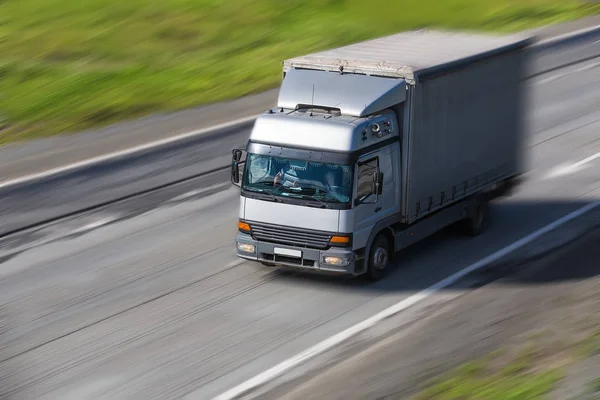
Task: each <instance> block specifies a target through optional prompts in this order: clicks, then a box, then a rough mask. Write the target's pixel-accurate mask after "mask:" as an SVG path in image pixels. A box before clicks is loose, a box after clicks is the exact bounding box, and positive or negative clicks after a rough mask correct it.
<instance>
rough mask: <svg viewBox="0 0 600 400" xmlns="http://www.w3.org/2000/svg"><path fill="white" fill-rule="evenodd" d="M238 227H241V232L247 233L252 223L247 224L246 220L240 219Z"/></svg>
mask: <svg viewBox="0 0 600 400" xmlns="http://www.w3.org/2000/svg"><path fill="white" fill-rule="evenodd" d="M238 229H239V230H240V231H241V232H246V233H248V232H250V225H248V224H247V223H245V222H242V221H238Z"/></svg>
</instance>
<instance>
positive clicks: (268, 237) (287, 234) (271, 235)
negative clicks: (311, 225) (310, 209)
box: [250, 222, 331, 249]
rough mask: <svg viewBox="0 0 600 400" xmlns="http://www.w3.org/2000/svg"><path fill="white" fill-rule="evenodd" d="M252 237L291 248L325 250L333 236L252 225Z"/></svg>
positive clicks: (296, 229)
mask: <svg viewBox="0 0 600 400" xmlns="http://www.w3.org/2000/svg"><path fill="white" fill-rule="evenodd" d="M250 227H251V228H252V237H253V238H254V240H259V241H261V242H270V243H280V244H286V245H290V246H298V247H308V248H313V249H325V248H327V247H328V246H329V241H330V240H331V234H329V233H325V232H315V231H309V230H305V229H299V228H290V227H282V226H273V225H266V224H257V223H253V222H251V223H250Z"/></svg>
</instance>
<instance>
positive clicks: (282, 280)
mask: <svg viewBox="0 0 600 400" xmlns="http://www.w3.org/2000/svg"><path fill="white" fill-rule="evenodd" d="M597 46H598V44H594V43H592V44H590V43H587V44H586V45H585V46H583V45H582V46H580V47H581V48H580V50H578V51H581V52H586V51H587V50H590V51H598V50H600V49H598V48H597ZM586 49H587V50H586ZM569 51H573V50H569ZM561 54H562V53H557V54H555V55H553V56H551V55H547V54H544V55H543V57H549V58H552V57H561ZM593 65H594V62H593V61H590V62H588V63H585V64H582V65H576V66H573V67H570V68H567V69H566V70H561V71H555V72H553V73H551V74H548V75H545V76H540V77H538V78H536V79H534V80H533V81H532V82H531V83H530V84H531V85H532V88H533V95H532V99H531V102H532V106H531V107H532V109H531V117H532V118H531V127H532V132H531V135H530V137H529V142H530V146H531V147H530V152H529V155H530V161H531V168H532V171H531V173H530V174H529V175H528V180H527V181H526V183H525V185H524V186H523V187H522V189H521V191H520V192H518V193H517V194H516V195H515V196H513V197H512V198H510V199H506V200H503V201H501V202H498V203H497V204H495V205H494V207H493V216H494V218H495V222H494V224H493V226H492V227H491V228H490V230H489V231H488V232H487V233H486V234H484V235H482V236H481V237H478V238H476V239H466V238H462V237H455V236H451V235H438V236H436V237H434V238H432V239H431V240H428V241H425V242H423V243H422V244H421V245H419V246H417V247H415V248H414V249H412V250H411V251H408V252H406V253H405V254H404V255H403V257H402V259H401V260H400V262H399V266H398V268H397V269H396V270H395V271H393V273H392V274H391V275H390V276H389V277H388V278H387V279H386V280H385V281H382V282H378V283H375V284H365V283H361V282H358V281H349V280H337V279H332V278H322V277H314V276H307V275H300V274H298V273H290V272H282V271H278V270H275V271H274V270H271V269H268V268H265V267H262V266H257V265H254V264H251V263H241V262H239V261H238V260H237V259H236V258H235V256H234V254H233V238H234V235H235V221H236V217H237V207H238V198H237V193H236V190H235V189H233V188H227V189H225V190H221V191H219V192H218V193H216V194H213V195H208V196H207V195H206V194H207V193H206V192H202V189H203V188H205V189H208V190H218V188H219V187H218V186H217V187H216V188H215V185H218V184H219V183H222V182H223V179H224V178H225V175H226V174H224V175H223V174H221V175H220V174H213V175H210V176H209V177H205V178H199V179H196V180H194V181H191V182H188V183H186V184H182V185H180V186H179V187H176V188H171V189H169V190H167V191H163V192H160V193H158V194H155V195H153V196H150V197H149V198H146V197H144V198H140V199H133V200H129V201H125V202H122V203H120V204H117V205H114V206H108V207H105V208H104V209H102V210H99V211H96V212H93V213H89V214H86V215H84V216H81V217H77V218H72V219H69V220H67V221H63V222H60V223H56V224H54V225H52V226H49V227H46V228H44V229H41V230H38V231H34V232H27V233H25V234H22V235H18V236H13V237H9V238H5V239H3V240H0V262H1V265H2V268H0V278H1V279H0V398H3V399H4V398H9V399H38V398H39V399H56V398H61V399H77V400H83V399H104V398H111V399H138V398H139V399H144V400H148V399H161V400H162V399H170V398H182V397H183V398H186V399H208V398H211V397H212V396H214V395H217V394H219V393H221V392H223V391H224V390H227V389H229V388H230V387H232V386H233V385H235V384H237V383H240V382H241V381H243V380H245V379H248V378H251V377H252V376H254V375H256V374H257V373H260V372H262V371H263V370H265V369H267V368H269V367H271V366H273V365H274V364H276V363H278V362H280V361H282V360H284V359H286V358H287V357H290V356H292V355H294V354H295V353H297V352H299V351H302V350H304V349H306V348H307V347H310V346H311V345H313V344H314V343H316V342H318V341H320V340H322V339H324V338H326V337H328V336H330V335H332V334H335V333H337V332H339V331H340V330H342V329H344V328H346V327H348V326H350V325H353V324H355V323H357V322H359V321H361V320H363V319H365V318H367V317H369V316H371V315H372V314H374V313H375V312H377V311H380V310H382V309H383V308H385V307H388V306H390V305H392V304H394V303H396V302H398V301H399V300H401V299H403V298H406V297H407V296H410V295H411V294H414V293H415V292H417V291H419V290H421V289H423V288H425V287H427V286H429V285H431V284H432V283H434V282H436V281H438V280H440V279H442V278H444V277H446V276H448V275H450V274H451V273H453V272H455V271H457V270H459V269H461V268H463V267H464V266H466V265H468V264H470V263H472V262H474V261H476V260H478V259H480V258H482V257H484V256H486V255H488V254H489V253H491V252H493V251H494V250H497V249H499V248H501V247H504V246H505V245H507V244H509V243H511V242H513V241H514V240H516V239H518V238H520V237H522V236H524V235H526V234H527V233H529V232H531V231H533V230H535V229H537V228H539V227H541V226H543V225H545V224H547V223H549V222H550V221H552V220H555V219H557V218H558V217H560V216H562V215H565V214H566V213H568V212H570V211H573V210H574V209H576V208H579V207H580V206H581V205H582V204H583V203H585V202H587V201H590V199H592V198H597V197H598V196H599V195H600V188H599V187H600V174H598V172H597V171H598V168H599V167H600V158H594V159H589V161H588V162H586V163H584V164H582V165H580V166H578V167H573V166H570V165H571V164H573V163H576V162H578V161H581V160H585V159H586V158H589V157H591V156H594V155H595V154H597V153H598V152H600V137H599V135H598V128H599V127H600V125H599V123H598V121H600V111H598V103H599V100H600V73H599V71H600V70H599V69H598V68H595V67H593ZM584 66H587V69H582V67H584ZM247 134H248V132H247V131H242V132H229V133H227V134H225V135H224V138H223V139H221V140H218V141H216V142H214V141H207V139H206V138H201V139H194V140H192V141H189V142H188V143H185V144H183V145H181V146H180V147H178V148H172V149H170V150H169V151H166V152H159V153H156V154H154V153H149V154H146V155H144V156H143V157H142V158H140V159H139V160H137V161H136V162H134V163H132V164H129V163H124V162H123V163H120V164H119V163H116V164H111V165H105V166H103V167H102V168H100V169H93V170H90V171H87V172H84V173H82V174H81V175H76V176H65V177H60V178H57V179H56V180H53V181H47V182H44V184H43V185H42V186H40V187H39V188H40V189H39V190H43V191H31V189H29V188H21V189H20V190H15V191H11V192H8V193H0V196H1V197H0V198H2V210H1V215H0V218H2V221H3V222H5V221H7V222H6V223H5V224H8V225H10V224H12V225H11V226H13V227H14V226H18V225H19V224H23V223H24V222H23V221H25V222H26V221H31V220H32V218H39V217H40V214H37V213H45V214H44V215H52V213H57V212H60V211H61V210H65V209H72V207H73V206H81V205H84V204H89V203H86V202H90V201H93V200H96V201H97V200H99V199H102V198H105V196H109V195H110V194H111V193H113V194H114V192H115V191H126V190H133V189H135V188H136V187H143V186H144V185H145V184H146V183H147V182H149V181H152V182H154V183H159V182H162V181H163V180H165V179H167V178H169V179H173V178H174V177H179V176H181V175H180V174H183V173H184V172H183V171H187V172H188V173H189V172H190V171H200V170H201V168H203V165H201V162H200V160H206V161H202V162H204V163H205V165H204V167H206V165H218V164H219V162H220V161H221V159H222V160H225V159H226V160H228V159H229V154H230V149H231V147H233V146H234V145H238V144H242V143H243V142H244V140H245V139H246V137H247ZM207 156H208V159H207V158H206V157H207ZM203 157H204V158H203ZM563 164H564V165H563ZM561 165H562V167H561V168H560V169H559V170H556V171H557V172H558V173H556V174H555V175H551V176H549V175H548V174H549V173H550V172H553V171H554V170H553V168H554V167H557V166H561ZM569 166H570V167H569ZM556 171H555V172H556ZM100 172H103V174H100ZM104 173H106V174H104ZM560 173H562V174H563V175H561V174H560ZM98 178H99V179H98ZM123 185H124V186H123ZM222 187H224V186H222ZM98 190H101V191H100V192H98ZM42 193H43V195H42ZM119 193H121V192H119ZM74 199H76V200H74ZM32 213H34V214H32ZM101 225H104V226H101ZM3 229H6V228H5V227H3ZM84 233H85V234H84Z"/></svg>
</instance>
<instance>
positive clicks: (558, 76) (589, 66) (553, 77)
mask: <svg viewBox="0 0 600 400" xmlns="http://www.w3.org/2000/svg"><path fill="white" fill-rule="evenodd" d="M597 67H600V63H598V62H596V63H592V64H587V65H584V66H583V67H579V68H576V69H574V70H572V71H569V72H565V73H562V74H555V75H551V76H549V77H547V78H544V79H540V80H539V81H537V82H535V83H534V85H544V84H546V83H550V82H553V81H556V80H559V79H561V78H565V77H567V76H569V75H573V74H576V73H578V72H583V71H587V70H588V69H594V68H597Z"/></svg>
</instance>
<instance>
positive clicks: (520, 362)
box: [416, 354, 562, 400]
mask: <svg viewBox="0 0 600 400" xmlns="http://www.w3.org/2000/svg"><path fill="white" fill-rule="evenodd" d="M534 363H535V361H534V360H533V358H532V357H531V356H530V355H528V354H524V355H523V356H521V357H518V358H517V359H515V360H513V361H512V363H510V364H508V365H505V366H504V368H500V369H494V368H491V367H489V366H488V365H487V363H486V362H485V361H481V362H472V363H468V364H465V365H464V366H462V367H460V368H457V369H456V370H454V371H452V372H450V373H449V374H448V376H447V377H445V378H442V379H438V380H437V381H434V382H432V384H431V385H429V387H428V388H426V389H425V390H423V391H422V392H421V393H419V394H418V395H417V397H416V399H418V400H471V399H472V400H535V399H544V398H546V397H545V396H547V395H548V394H549V393H550V392H551V391H552V390H553V389H554V388H555V387H556V385H557V384H558V382H559V380H560V378H561V377H562V373H561V371H560V370H559V369H549V370H544V371H535V370H534V369H533V366H534Z"/></svg>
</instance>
